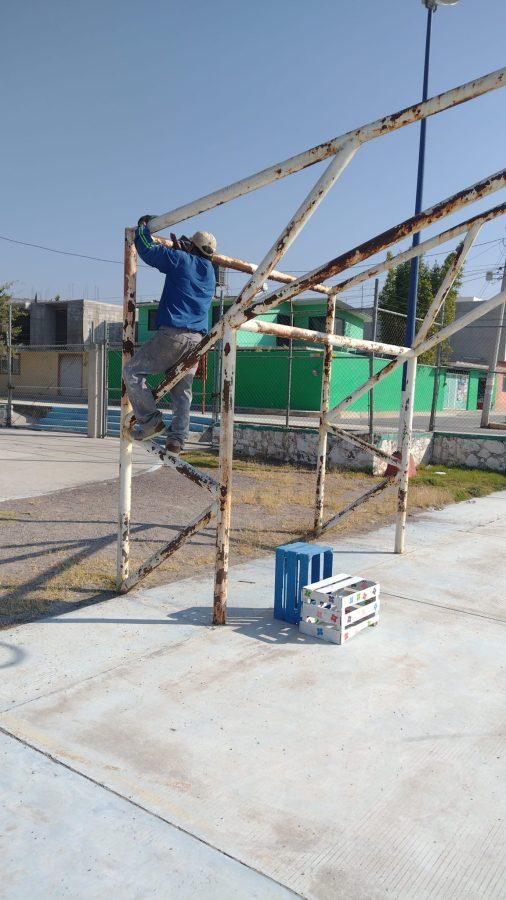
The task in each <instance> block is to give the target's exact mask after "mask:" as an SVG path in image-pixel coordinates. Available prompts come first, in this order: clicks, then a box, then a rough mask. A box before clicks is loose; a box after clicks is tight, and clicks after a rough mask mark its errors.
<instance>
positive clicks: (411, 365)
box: [394, 357, 417, 553]
mask: <svg viewBox="0 0 506 900" xmlns="http://www.w3.org/2000/svg"><path fill="white" fill-rule="evenodd" d="M416 365H417V359H416V357H411V359H409V360H408V362H407V364H406V385H405V388H404V391H403V397H402V410H401V423H400V447H399V449H400V452H401V463H400V467H399V472H398V475H397V479H398V484H399V492H398V500H397V522H396V526H395V547H394V549H395V552H396V553H404V535H405V531H406V513H407V508H408V486H409V456H410V453H411V441H412V434H413V406H414V400H415V385H416Z"/></svg>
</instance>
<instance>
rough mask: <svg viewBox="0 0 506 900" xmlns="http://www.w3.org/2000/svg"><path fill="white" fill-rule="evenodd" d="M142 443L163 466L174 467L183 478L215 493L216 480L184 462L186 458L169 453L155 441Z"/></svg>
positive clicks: (216, 489) (216, 487) (216, 488)
mask: <svg viewBox="0 0 506 900" xmlns="http://www.w3.org/2000/svg"><path fill="white" fill-rule="evenodd" d="M144 445H145V447H146V450H148V451H149V452H150V453H153V454H154V456H157V457H158V459H159V460H160V461H161V462H162V463H163V464H164V466H170V468H171V469H175V470H176V472H179V474H180V475H184V476H185V478H188V479H189V481H193V483H194V484H197V485H198V486H199V487H203V488H206V490H208V491H210V492H211V493H212V494H215V493H217V491H218V482H217V481H215V480H214V478H211V476H210V475H205V474H204V472H200V471H199V470H198V469H196V468H195V466H192V465H190V463H189V462H186V460H184V459H181V457H179V456H175V455H174V454H173V453H169V452H168V451H167V450H166V449H165V447H161V446H160V444H157V443H156V441H145V442H144Z"/></svg>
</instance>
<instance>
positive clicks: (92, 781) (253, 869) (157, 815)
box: [0, 725, 303, 897]
mask: <svg viewBox="0 0 506 900" xmlns="http://www.w3.org/2000/svg"><path fill="white" fill-rule="evenodd" d="M0 734H3V735H5V737H8V738H11V740H14V741H17V743H19V744H21V745H22V746H23V747H27V748H28V749H29V750H33V751H35V753H39V754H40V755H41V756H44V757H45V758H46V759H48V760H49V761H50V762H52V763H54V764H55V765H57V766H61V767H62V768H63V769H66V770H67V771H68V772H72V773H73V774H74V775H78V776H79V777H80V778H84V779H85V780H86V781H88V782H89V783H90V784H94V785H95V787H98V788H102V790H104V791H107V793H109V794H112V795H113V796H114V797H117V798H118V799H120V800H123V801H124V802H125V803H128V804H129V805H130V806H133V807H135V809H138V810H140V811H141V812H143V813H146V815H148V816H151V817H152V818H154V819H157V820H158V821H159V822H164V823H165V825H169V826H170V827H171V828H175V829H177V831H180V832H181V833H182V834H186V835H187V836H188V837H190V838H193V839H194V840H195V841H198V842H199V844H203V845H204V846H205V847H209V848H210V849H211V850H214V851H216V852H217V853H221V854H222V855H223V856H226V857H227V859H231V860H233V862H236V863H238V864H239V865H241V866H244V868H246V869H249V871H250V872H255V873H256V874H257V875H259V876H261V877H262V878H267V879H268V880H269V881H271V882H272V883H273V884H278V885H280V886H281V887H283V888H284V889H285V890H287V891H289V892H290V893H291V894H292V896H293V897H303V894H298V893H296V892H295V891H293V890H292V889H291V888H289V887H287V885H286V884H283V882H281V881H278V880H277V879H275V878H272V877H271V876H270V875H267V874H266V873H265V872H262V871H261V870H260V869H257V868H256V867H255V866H250V865H248V863H246V862H244V860H242V859H239V857H237V856H234V855H233V854H232V853H227V851H226V850H222V849H221V847H217V846H216V845H215V844H212V843H211V842H210V841H206V840H205V838H202V837H199V836H198V835H196V834H194V833H193V832H192V831H188V829H186V828H183V827H182V826H181V825H177V824H176V823H175V822H171V821H170V819H167V818H165V816H162V815H160V813H156V812H153V811H152V810H150V809H148V808H147V807H146V806H143V805H142V804H141V803H138V802H137V801H136V800H132V799H131V798H130V797H127V796H125V794H121V793H120V792H119V791H115V790H114V788H111V787H109V786H108V785H107V784H104V783H103V782H102V781H98V780H97V779H95V778H92V777H91V776H90V775H86V774H85V773H84V772H81V771H79V769H76V768H75V767H74V766H71V765H69V764H68V763H66V762H63V760H61V759H58V757H56V756H53V755H52V754H51V753H48V752H47V751H46V750H42V749H41V748H40V747H37V746H35V744H31V743H30V742H29V741H25V740H23V738H20V737H18V735H16V734H14V733H13V732H11V731H9V730H8V729H7V728H4V727H3V726H2V725H0Z"/></svg>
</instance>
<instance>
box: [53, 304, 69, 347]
mask: <svg viewBox="0 0 506 900" xmlns="http://www.w3.org/2000/svg"><path fill="white" fill-rule="evenodd" d="M54 342H55V344H66V343H67V307H66V306H63V307H62V308H61V309H55V311H54Z"/></svg>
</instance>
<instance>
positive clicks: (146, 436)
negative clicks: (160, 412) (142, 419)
mask: <svg viewBox="0 0 506 900" xmlns="http://www.w3.org/2000/svg"><path fill="white" fill-rule="evenodd" d="M163 431H165V425H164V424H163V421H162V419H158V421H157V420H156V419H155V421H154V422H148V424H147V425H139V426H138V428H136V429H134V431H133V434H132V437H133V439H134V441H149V440H151V438H154V437H156V435H157V434H161V433H162V432H163Z"/></svg>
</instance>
